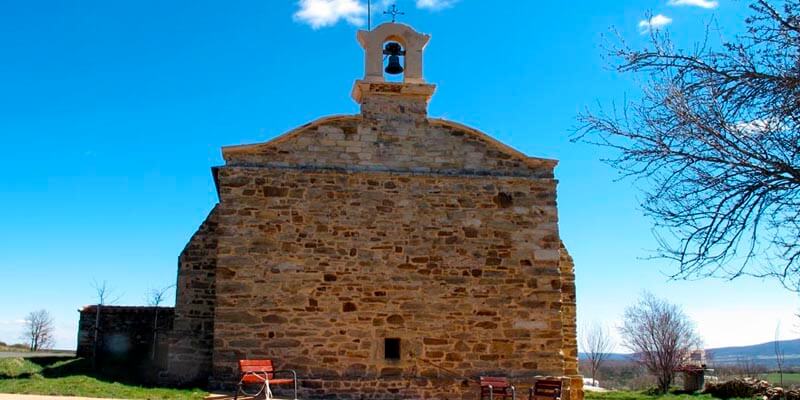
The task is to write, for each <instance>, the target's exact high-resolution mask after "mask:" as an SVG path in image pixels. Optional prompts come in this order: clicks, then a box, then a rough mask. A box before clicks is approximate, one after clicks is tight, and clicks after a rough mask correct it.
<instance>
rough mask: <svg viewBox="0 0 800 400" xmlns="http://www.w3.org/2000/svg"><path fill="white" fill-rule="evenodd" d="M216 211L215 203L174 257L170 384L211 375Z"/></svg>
mask: <svg viewBox="0 0 800 400" xmlns="http://www.w3.org/2000/svg"><path fill="white" fill-rule="evenodd" d="M218 214H219V212H218V206H215V207H214V209H213V210H211V212H210V213H209V214H208V217H206V220H205V221H204V222H203V224H202V225H201V226H200V228H199V229H198V230H197V232H195V234H194V235H193V236H192V238H191V239H190V240H189V243H188V244H187V245H186V247H185V248H184V249H183V251H182V252H181V255H180V257H179V259H178V282H177V286H176V296H175V299H176V301H175V324H174V330H173V332H172V334H171V335H170V359H169V374H168V382H169V383H172V384H177V385H188V384H206V383H207V381H208V376H209V375H210V374H211V354H212V352H213V347H214V305H215V303H216V291H215V282H216V279H215V278H216V268H217V226H218Z"/></svg>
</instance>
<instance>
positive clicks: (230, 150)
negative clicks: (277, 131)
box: [222, 114, 558, 169]
mask: <svg viewBox="0 0 800 400" xmlns="http://www.w3.org/2000/svg"><path fill="white" fill-rule="evenodd" d="M361 118H362V116H361V114H339V115H331V116H327V117H322V118H319V119H316V120H314V121H312V122H309V123H307V124H305V125H301V126H299V127H297V128H295V129H292V130H290V131H288V132H286V133H284V134H282V135H280V136H278V137H276V138H274V139H271V140H268V141H266V142H261V143H253V144H242V145H234V146H223V147H222V157H223V158H224V159H225V161H226V162H227V161H228V156H229V155H235V154H247V153H252V152H257V151H258V149H259V148H261V147H264V146H271V145H277V144H280V143H283V142H286V141H289V140H291V139H293V138H294V137H295V136H298V135H300V134H301V133H302V132H304V131H305V130H307V129H309V128H314V127H317V126H322V125H327V124H330V123H333V122H337V121H346V120H351V121H352V120H359V119H361ZM428 123H429V124H431V125H439V126H447V127H451V128H455V129H458V130H462V131H465V132H467V133H470V134H472V135H474V136H476V137H478V138H480V139H481V140H483V141H485V142H486V143H487V144H488V145H490V146H492V147H494V148H496V149H497V150H498V151H500V152H502V153H505V154H509V155H512V156H514V157H517V158H519V159H521V160H523V161H525V163H526V164H527V165H528V166H529V167H532V168H536V167H541V166H542V165H544V166H546V167H548V168H551V169H555V167H556V165H558V160H554V159H550V158H541V157H530V156H528V155H526V154H525V153H523V152H521V151H519V150H517V149H515V148H513V147H511V146H509V145H507V144H505V143H503V142H501V141H499V140H497V139H495V138H493V137H492V136H490V135H488V134H486V133H484V132H482V131H480V130H478V129H475V128H473V127H470V126H467V125H464V124H461V123H458V122H454V121H450V120H446V119H441V118H428Z"/></svg>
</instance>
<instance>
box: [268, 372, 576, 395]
mask: <svg viewBox="0 0 800 400" xmlns="http://www.w3.org/2000/svg"><path fill="white" fill-rule="evenodd" d="M562 381H563V385H564V386H563V388H564V389H563V393H562V396H561V398H562V399H563V400H583V377H582V376H570V377H563V378H562ZM512 383H513V384H514V385H515V386H516V388H517V399H520V400H523V399H527V398H528V389H529V388H530V386H531V384H532V383H533V380H532V379H531V380H529V381H527V382H526V381H523V380H519V381H512ZM273 389H274V390H273V391H274V392H275V395H276V397H280V398H290V397H291V395H292V391H291V388H290V387H289V386H285V387H277V388H273ZM479 395H480V387H479V386H478V383H477V382H476V381H474V380H466V379H428V378H422V377H419V378H412V379H406V378H403V379H380V380H373V379H370V380H366V379H365V380H359V379H335V380H334V379H301V380H300V387H299V395H298V397H299V398H301V399H347V400H350V399H352V400H387V399H398V400H400V399H402V400H413V399H454V400H479V398H480V396H479Z"/></svg>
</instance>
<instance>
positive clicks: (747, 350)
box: [706, 339, 800, 367]
mask: <svg viewBox="0 0 800 400" xmlns="http://www.w3.org/2000/svg"><path fill="white" fill-rule="evenodd" d="M780 346H781V348H782V349H783V354H784V357H785V360H786V365H787V366H792V367H797V366H800V339H795V340H782V341H780ZM706 351H707V354H708V355H709V356H710V358H711V359H712V360H713V362H714V363H715V364H722V365H725V364H736V363H737V362H740V361H741V360H752V361H754V362H756V363H757V364H761V365H764V366H766V367H774V366H775V342H767V343H761V344H755V345H752V346H738V347H721V348H718V349H708V350H706Z"/></svg>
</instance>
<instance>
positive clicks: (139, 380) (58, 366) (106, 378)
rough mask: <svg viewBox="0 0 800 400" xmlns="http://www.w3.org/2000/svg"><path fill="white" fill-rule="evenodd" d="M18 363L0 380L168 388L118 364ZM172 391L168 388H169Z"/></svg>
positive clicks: (75, 359) (0, 373) (81, 361)
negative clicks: (77, 379)
mask: <svg viewBox="0 0 800 400" xmlns="http://www.w3.org/2000/svg"><path fill="white" fill-rule="evenodd" d="M16 360H21V362H20V363H19V364H20V365H19V369H18V370H17V371H14V370H0V380H2V379H31V378H34V377H36V376H40V377H42V378H46V379H57V378H66V377H71V376H84V377H90V378H94V379H97V380H99V381H103V382H108V383H121V384H124V385H133V386H141V387H145V388H167V387H165V386H160V385H156V384H154V383H153V382H152V380H148V379H145V378H144V375H143V371H142V368H136V367H128V366H121V365H113V364H108V365H102V366H100V367H98V368H96V369H94V368H92V363H91V361H89V360H87V359H85V358H78V357H58V356H55V357H35V358H26V359H16ZM170 388H171V387H170Z"/></svg>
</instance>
